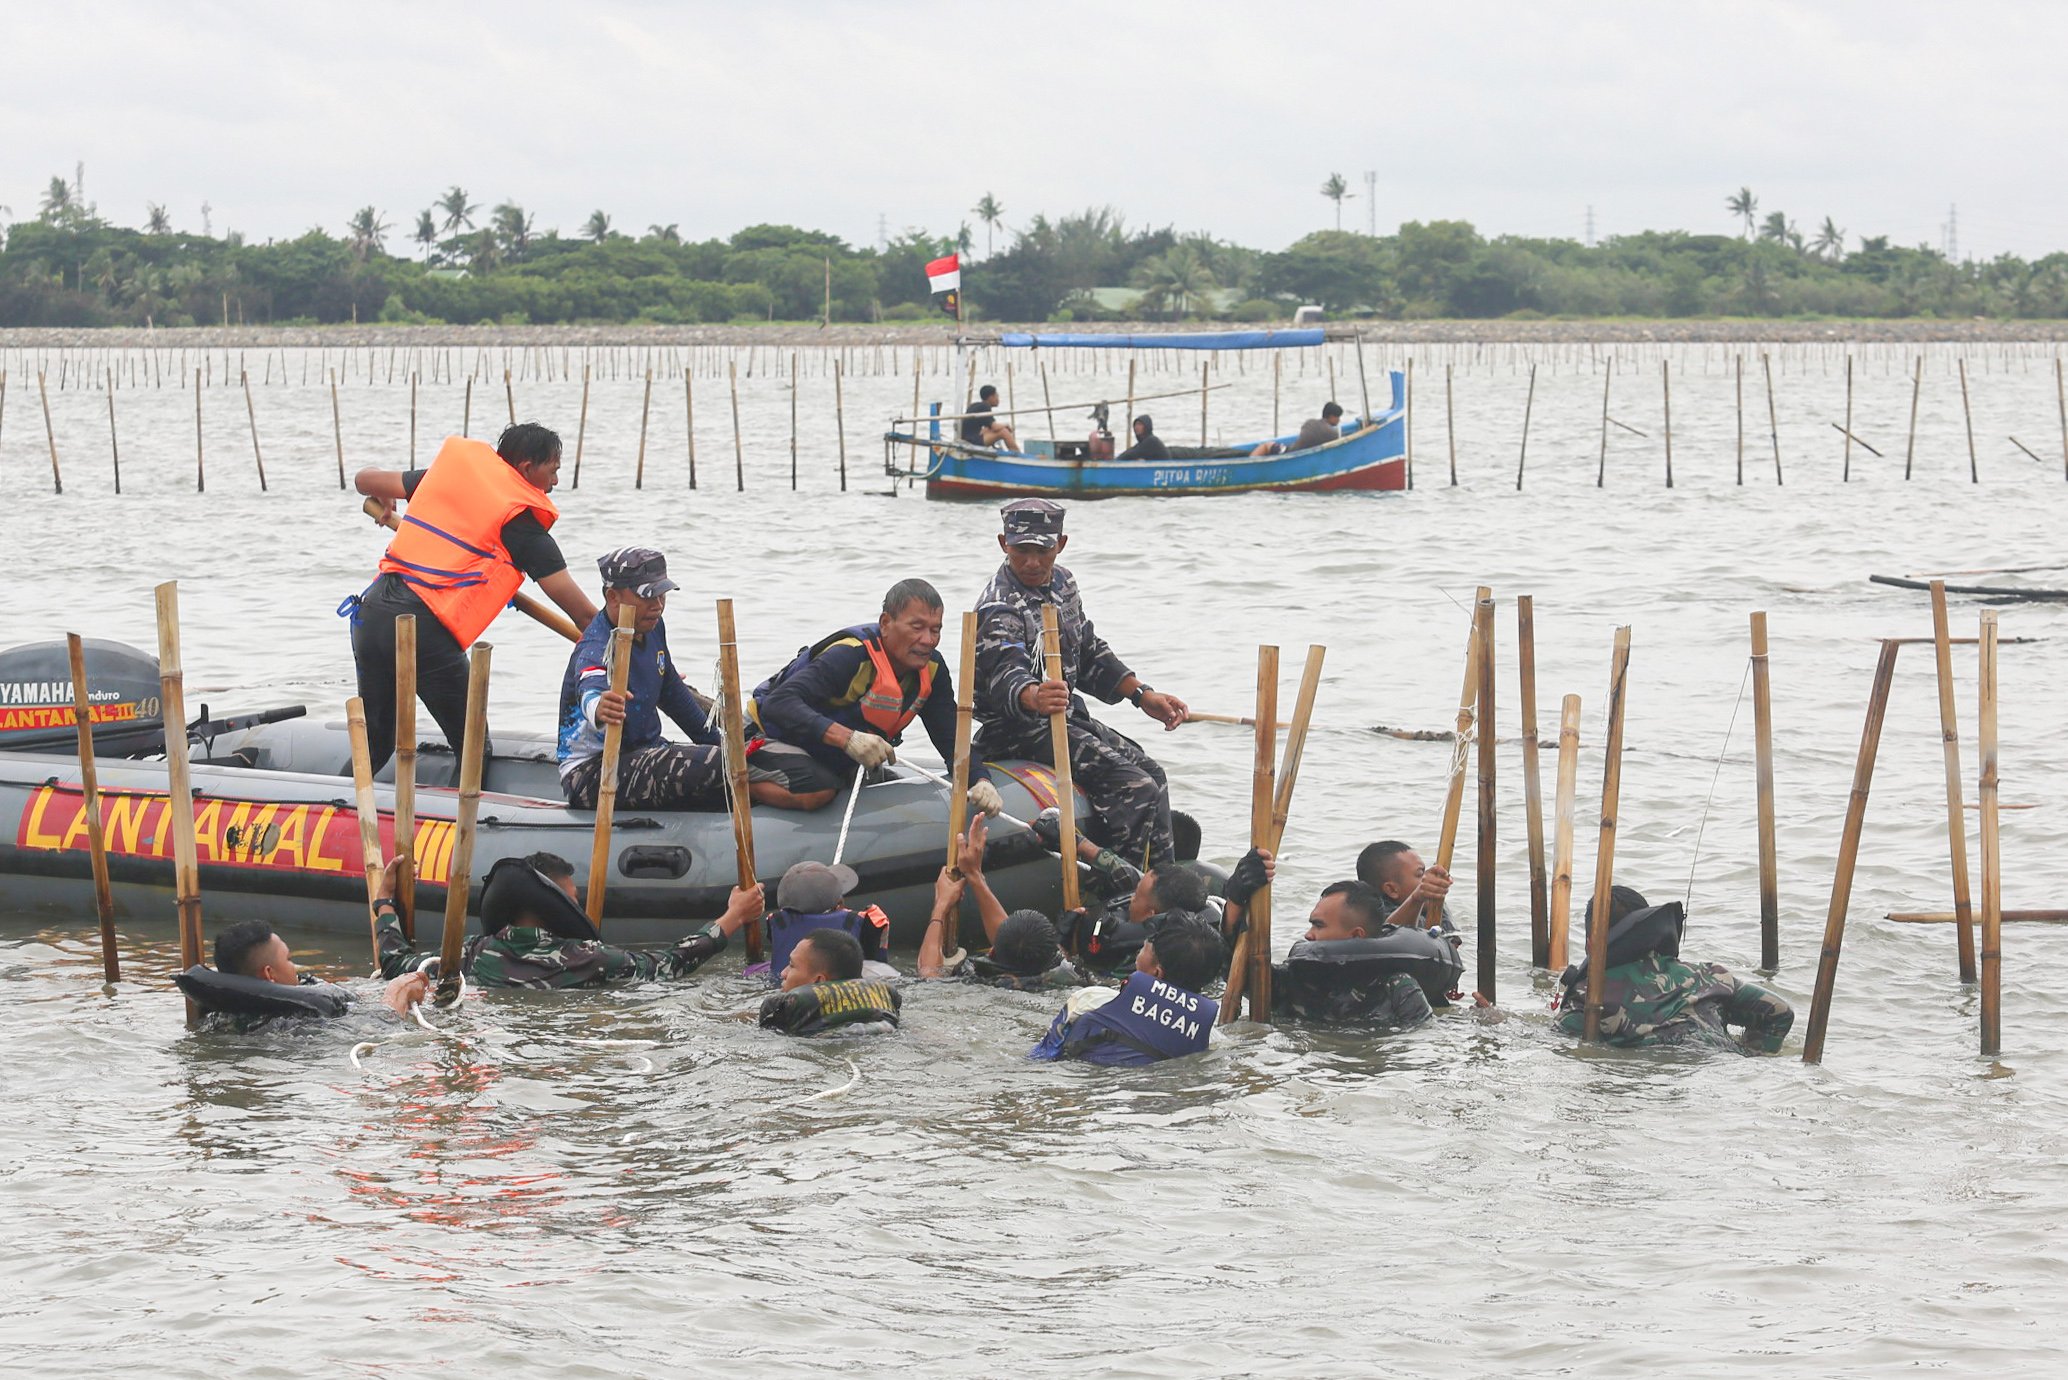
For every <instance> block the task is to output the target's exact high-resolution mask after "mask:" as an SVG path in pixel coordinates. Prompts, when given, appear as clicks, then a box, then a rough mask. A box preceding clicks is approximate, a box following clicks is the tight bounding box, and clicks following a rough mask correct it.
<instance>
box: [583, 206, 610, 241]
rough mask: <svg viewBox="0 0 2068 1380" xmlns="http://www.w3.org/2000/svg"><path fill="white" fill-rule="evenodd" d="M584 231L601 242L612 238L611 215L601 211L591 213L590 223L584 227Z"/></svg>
mask: <svg viewBox="0 0 2068 1380" xmlns="http://www.w3.org/2000/svg"><path fill="white" fill-rule="evenodd" d="M582 233H583V234H584V235H587V236H588V237H589V238H590V239H592V240H594V241H596V243H598V244H601V243H603V242H604V241H605V240H607V239H609V238H610V217H609V216H606V215H604V214H603V212H601V211H591V212H590V213H589V223H588V224H587V225H584V226H583V227H582Z"/></svg>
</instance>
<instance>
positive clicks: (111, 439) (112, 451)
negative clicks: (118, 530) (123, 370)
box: [108, 373, 122, 494]
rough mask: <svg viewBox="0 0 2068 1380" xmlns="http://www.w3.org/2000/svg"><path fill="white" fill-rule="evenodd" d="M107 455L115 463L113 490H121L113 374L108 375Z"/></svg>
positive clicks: (120, 448) (117, 491)
mask: <svg viewBox="0 0 2068 1380" xmlns="http://www.w3.org/2000/svg"><path fill="white" fill-rule="evenodd" d="M108 455H109V456H110V458H112V459H113V461H114V463H115V492H116V493H118V494H119V493H121V492H122V445H121V443H120V442H119V441H118V440H116V438H115V375H114V374H113V373H110V374H109V375H108Z"/></svg>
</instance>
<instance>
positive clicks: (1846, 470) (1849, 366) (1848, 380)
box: [1838, 355, 1853, 484]
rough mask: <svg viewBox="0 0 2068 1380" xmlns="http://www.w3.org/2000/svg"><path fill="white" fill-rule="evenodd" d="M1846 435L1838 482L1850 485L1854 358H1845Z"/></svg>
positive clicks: (1844, 428)
mask: <svg viewBox="0 0 2068 1380" xmlns="http://www.w3.org/2000/svg"><path fill="white" fill-rule="evenodd" d="M1839 430H1840V431H1843V432H1844V433H1845V447H1844V451H1845V464H1844V467H1843V468H1841V469H1840V470H1839V472H1838V482H1839V483H1841V484H1850V483H1852V481H1853V357H1852V356H1851V355H1847V356H1846V357H1845V425H1844V426H1842V427H1840V428H1839Z"/></svg>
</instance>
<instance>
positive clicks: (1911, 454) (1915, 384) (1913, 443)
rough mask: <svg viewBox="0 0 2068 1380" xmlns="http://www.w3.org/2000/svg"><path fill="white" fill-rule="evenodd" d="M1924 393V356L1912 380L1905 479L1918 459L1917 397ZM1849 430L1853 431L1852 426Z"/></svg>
mask: <svg viewBox="0 0 2068 1380" xmlns="http://www.w3.org/2000/svg"><path fill="white" fill-rule="evenodd" d="M1923 391H1924V356H1923V355H1919V356H1918V357H1917V372H1916V373H1915V374H1914V375H1912V377H1911V380H1910V439H1909V441H1908V443H1907V444H1905V445H1904V447H1903V478H1905V479H1908V478H1909V477H1910V465H1911V462H1912V461H1913V460H1915V459H1916V458H1917V397H1918V395H1919V394H1920V393H1922V392H1923ZM1847 430H1851V426H1850V424H1848V426H1847Z"/></svg>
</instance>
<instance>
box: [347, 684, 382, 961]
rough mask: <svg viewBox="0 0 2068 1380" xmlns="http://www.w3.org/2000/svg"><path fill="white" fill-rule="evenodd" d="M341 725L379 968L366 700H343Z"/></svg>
mask: <svg viewBox="0 0 2068 1380" xmlns="http://www.w3.org/2000/svg"><path fill="white" fill-rule="evenodd" d="M345 727H346V729H347V737H348V738H349V739H350V741H351V745H352V806H353V810H354V812H355V813H356V814H357V815H358V816H359V861H360V864H361V868H362V870H363V871H364V872H365V874H366V933H367V938H368V939H369V940H370V941H371V942H372V944H373V970H374V971H375V972H376V973H377V972H379V971H380V969H381V917H380V912H379V911H378V910H377V909H375V907H374V902H375V901H377V900H379V899H380V895H381V873H382V872H384V871H386V870H387V862H386V860H385V859H384V858H383V857H382V856H381V807H380V803H379V801H377V800H376V799H375V798H374V794H373V763H372V761H371V760H370V759H369V755H368V752H367V747H366V702H365V701H364V700H361V699H360V698H359V697H358V696H357V695H354V696H352V698H350V699H348V700H346V701H345Z"/></svg>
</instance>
